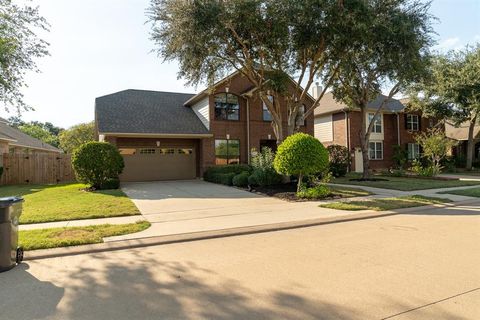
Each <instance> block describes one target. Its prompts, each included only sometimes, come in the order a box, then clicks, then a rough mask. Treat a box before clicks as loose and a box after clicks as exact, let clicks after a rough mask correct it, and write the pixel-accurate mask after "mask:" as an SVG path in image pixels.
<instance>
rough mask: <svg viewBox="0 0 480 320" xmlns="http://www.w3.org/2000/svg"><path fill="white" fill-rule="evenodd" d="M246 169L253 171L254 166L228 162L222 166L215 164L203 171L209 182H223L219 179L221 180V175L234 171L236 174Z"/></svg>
mask: <svg viewBox="0 0 480 320" xmlns="http://www.w3.org/2000/svg"><path fill="white" fill-rule="evenodd" d="M244 171H247V172H251V171H252V168H251V167H250V166H249V165H246V164H227V165H222V166H214V167H209V168H207V170H205V172H204V173H203V179H204V180H205V181H209V182H214V183H221V182H219V180H221V178H220V177H219V175H223V174H229V173H233V174H234V176H235V175H237V174H239V173H242V172H244Z"/></svg>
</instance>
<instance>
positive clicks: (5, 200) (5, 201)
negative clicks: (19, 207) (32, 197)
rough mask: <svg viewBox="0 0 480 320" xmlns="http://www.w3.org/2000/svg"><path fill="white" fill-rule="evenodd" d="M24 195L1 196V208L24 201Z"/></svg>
mask: <svg viewBox="0 0 480 320" xmlns="http://www.w3.org/2000/svg"><path fill="white" fill-rule="evenodd" d="M23 201H24V200H23V198H22V197H5V198H0V208H5V207H9V206H11V205H12V204H14V203H17V202H23Z"/></svg>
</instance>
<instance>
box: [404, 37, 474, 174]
mask: <svg viewBox="0 0 480 320" xmlns="http://www.w3.org/2000/svg"><path fill="white" fill-rule="evenodd" d="M421 80H422V81H419V82H416V83H413V84H412V85H411V86H410V88H409V95H410V105H411V106H412V108H414V109H420V110H421V111H422V112H423V113H424V114H427V115H430V116H434V117H437V118H440V119H447V120H448V121H450V122H452V123H453V124H454V125H455V126H458V125H460V124H461V123H465V122H466V123H468V125H469V129H468V145H467V157H466V158H467V159H466V160H467V161H466V168H467V169H469V170H470V169H472V163H473V157H474V149H475V140H474V139H475V137H474V129H475V126H476V125H477V124H478V123H479V121H480V44H477V45H476V46H475V47H467V48H466V49H465V50H462V51H451V52H449V53H447V54H445V55H438V56H436V57H434V58H432V62H431V64H430V68H429V76H428V77H426V78H424V79H421Z"/></svg>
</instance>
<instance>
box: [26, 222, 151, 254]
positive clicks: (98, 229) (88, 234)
mask: <svg viewBox="0 0 480 320" xmlns="http://www.w3.org/2000/svg"><path fill="white" fill-rule="evenodd" d="M148 227H150V223H149V222H147V221H139V222H136V223H129V224H119V225H110V224H102V225H94V226H86V227H67V228H49V229H37V230H25V231H20V234H19V244H20V246H22V247H23V248H24V250H37V249H49V248H58V247H68V246H77V245H83V244H93V243H102V242H103V238H105V237H113V236H120V235H124V234H129V233H135V232H140V231H143V230H145V229H147V228H148Z"/></svg>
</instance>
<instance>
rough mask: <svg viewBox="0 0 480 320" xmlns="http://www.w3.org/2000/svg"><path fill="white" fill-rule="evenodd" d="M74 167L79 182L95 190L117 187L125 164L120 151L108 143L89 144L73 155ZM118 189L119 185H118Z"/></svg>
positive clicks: (79, 148)
mask: <svg viewBox="0 0 480 320" xmlns="http://www.w3.org/2000/svg"><path fill="white" fill-rule="evenodd" d="M72 166H73V170H74V171H75V175H76V177H77V179H78V181H80V182H83V183H86V184H89V185H90V186H91V187H93V188H95V189H102V188H105V187H111V186H115V184H116V183H113V182H112V180H118V175H119V174H120V173H122V170H123V167H124V163H123V158H122V156H121V155H120V152H118V149H117V148H116V147H115V146H114V145H111V144H110V143H108V142H87V143H85V144H83V145H81V146H80V147H78V148H77V149H76V150H75V151H74V152H73V155H72ZM117 188H118V185H117Z"/></svg>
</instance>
